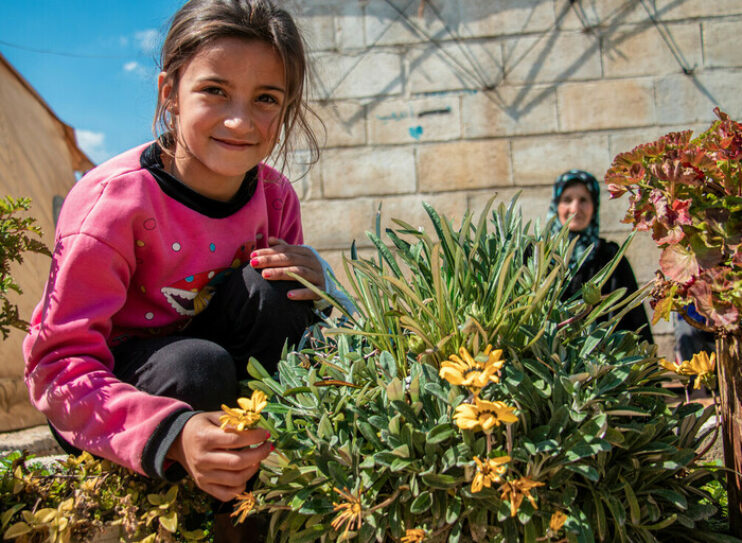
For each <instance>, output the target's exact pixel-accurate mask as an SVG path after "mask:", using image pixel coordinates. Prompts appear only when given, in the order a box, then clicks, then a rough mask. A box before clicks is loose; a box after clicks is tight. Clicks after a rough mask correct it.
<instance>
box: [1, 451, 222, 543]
mask: <svg viewBox="0 0 742 543" xmlns="http://www.w3.org/2000/svg"><path fill="white" fill-rule="evenodd" d="M210 508H211V499H210V498H209V497H208V496H206V495H205V494H204V493H202V492H201V491H200V490H198V489H197V488H196V486H195V485H194V483H193V481H191V480H190V479H189V478H186V479H184V480H183V481H181V482H180V483H179V484H171V483H167V482H165V481H155V480H152V479H148V478H146V477H142V476H141V475H138V474H136V473H134V472H132V471H130V470H127V469H125V468H122V467H120V466H117V465H115V464H112V463H110V462H108V461H105V460H96V459H94V458H93V457H92V456H90V455H89V454H87V453H83V454H82V455H81V456H79V457H75V456H69V457H67V458H66V459H65V460H63V461H61V462H59V464H58V465H55V466H51V467H44V465H43V464H39V463H35V462H34V461H33V458H32V457H30V456H27V455H25V454H20V453H12V454H10V455H8V456H6V457H4V458H0V510H1V511H2V514H1V515H0V533H2V534H3V540H12V541H15V542H16V543H42V542H50V543H82V542H84V541H91V540H92V538H93V537H95V536H96V535H97V534H99V533H100V532H101V531H102V530H104V529H105V528H106V527H109V526H120V527H121V528H122V532H123V534H124V535H125V536H126V537H127V538H128V541H132V542H134V541H136V542H139V543H154V542H156V541H162V542H178V541H206V540H207V539H208V536H209V530H210V526H211V521H212V518H213V515H211V513H210ZM188 527H190V530H188V529H187V528H188Z"/></svg>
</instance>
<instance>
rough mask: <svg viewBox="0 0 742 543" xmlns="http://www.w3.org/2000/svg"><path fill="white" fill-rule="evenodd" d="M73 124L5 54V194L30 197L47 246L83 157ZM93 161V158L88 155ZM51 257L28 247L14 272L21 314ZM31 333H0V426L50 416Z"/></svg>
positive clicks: (36, 294) (1, 64) (27, 311)
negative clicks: (28, 379) (32, 360)
mask: <svg viewBox="0 0 742 543" xmlns="http://www.w3.org/2000/svg"><path fill="white" fill-rule="evenodd" d="M70 131H71V129H69V127H66V126H65V125H64V124H63V123H61V122H60V121H59V119H57V118H56V117H55V116H54V115H53V114H52V113H51V111H50V110H49V109H48V106H46V104H45V103H44V102H43V101H42V100H41V99H40V97H39V96H37V95H36V93H35V92H34V91H33V89H31V88H30V86H29V85H28V84H27V83H26V82H25V81H24V80H23V79H22V78H21V77H20V76H19V75H18V74H17V73H16V72H15V70H13V68H12V67H11V66H10V65H9V64H7V63H6V62H5V60H4V59H3V58H2V57H0V196H6V195H8V196H12V197H15V198H20V197H30V198H31V200H32V202H31V210H30V213H29V214H30V215H31V216H33V217H34V218H36V221H37V222H36V224H38V225H39V226H40V227H41V228H42V229H43V232H44V235H43V237H42V238H41V239H42V241H43V242H44V243H45V244H46V245H47V247H52V246H53V242H54V219H53V214H54V204H53V200H54V196H57V195H58V196H65V195H66V194H67V192H68V191H69V189H70V188H72V185H73V184H74V182H75V169H79V168H80V164H78V162H77V160H76V159H77V157H84V155H82V154H81V153H80V151H79V149H77V148H76V147H74V142H73V141H70V135H69V132H70ZM85 161H86V162H87V163H88V164H89V161H87V159H85ZM49 264H50V259H49V257H47V256H44V255H38V254H33V253H28V254H25V255H24V256H23V264H22V265H18V264H15V265H13V266H12V267H11V275H12V277H14V278H15V280H16V282H17V283H18V285H20V287H21V289H22V290H23V296H19V295H16V294H15V293H13V292H11V293H9V296H8V298H9V300H10V301H11V303H14V304H17V305H18V309H19V313H20V316H21V318H23V319H26V320H28V319H29V318H30V317H31V312H32V311H33V308H34V307H35V306H36V304H37V302H38V301H39V300H40V299H41V294H42V292H43V288H44V284H45V283H46V279H47V277H48V276H49ZM24 336H25V334H24V333H23V332H21V331H20V330H16V329H12V330H11V332H10V335H9V336H8V339H6V340H2V338H1V337H0V431H7V430H13V429H17V428H26V427H29V426H33V425H36V424H42V423H44V422H45V421H46V419H45V418H44V417H43V415H41V414H40V413H39V412H38V411H37V410H36V409H35V408H33V407H32V406H31V403H30V402H29V399H28V391H27V390H26V386H25V384H24V382H23V368H24V363H23V355H22V353H21V343H22V341H23V338H24Z"/></svg>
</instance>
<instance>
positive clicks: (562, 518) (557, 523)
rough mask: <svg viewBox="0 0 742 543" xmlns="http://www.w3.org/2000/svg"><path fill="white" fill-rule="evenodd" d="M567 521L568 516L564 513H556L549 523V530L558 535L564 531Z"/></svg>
mask: <svg viewBox="0 0 742 543" xmlns="http://www.w3.org/2000/svg"><path fill="white" fill-rule="evenodd" d="M566 521H567V515H566V514H565V513H564V512H562V511H554V513H553V514H552V515H551V520H550V521H549V529H550V530H551V531H552V532H554V533H556V532H558V531H559V530H561V529H562V526H564V523H565V522H566Z"/></svg>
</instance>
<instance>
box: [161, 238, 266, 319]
mask: <svg viewBox="0 0 742 543" xmlns="http://www.w3.org/2000/svg"><path fill="white" fill-rule="evenodd" d="M176 245H177V249H176ZM180 248H181V246H180V244H178V243H174V244H173V251H179V250H180ZM254 248H255V242H252V241H250V242H247V243H245V244H244V245H242V246H241V247H240V248H239V249H237V251H236V252H235V254H234V257H232V261H231V262H230V265H229V266H225V267H222V268H214V269H211V270H206V271H202V272H200V273H196V274H194V275H189V276H188V277H184V278H183V279H181V280H180V281H176V282H175V283H172V284H170V285H168V286H166V287H162V289H161V292H162V294H163V295H164V296H165V298H167V301H168V302H169V303H170V305H171V306H172V307H173V309H175V311H177V312H178V314H179V315H185V316H190V317H192V316H194V315H198V314H199V313H200V312H201V311H203V310H204V309H206V306H207V305H209V301H211V298H212V296H213V295H214V292H216V288H217V286H218V285H219V284H221V283H223V282H224V281H225V280H226V279H227V277H229V276H230V275H231V274H232V272H233V271H234V270H236V269H239V268H240V267H242V265H243V264H244V263H246V262H249V261H250V253H251V252H252V251H253V249H254ZM209 251H210V252H214V251H216V246H215V245H214V244H213V243H212V244H210V245H209Z"/></svg>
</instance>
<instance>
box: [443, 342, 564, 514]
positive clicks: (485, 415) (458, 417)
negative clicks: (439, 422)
mask: <svg viewBox="0 0 742 543" xmlns="http://www.w3.org/2000/svg"><path fill="white" fill-rule="evenodd" d="M504 365H505V359H504V358H503V356H502V349H496V350H492V345H487V347H486V348H485V350H484V351H483V352H482V353H480V354H478V355H477V356H476V357H473V356H472V355H471V354H470V353H469V351H468V350H467V349H466V348H465V347H461V348H460V349H459V354H458V355H455V354H454V355H451V356H450V357H449V359H448V360H445V361H444V362H442V363H441V368H440V371H439V375H440V377H441V378H442V379H445V380H446V381H448V382H449V383H451V384H452V385H457V386H464V387H466V388H467V389H469V392H471V401H469V402H466V403H462V404H460V405H458V406H457V407H456V409H455V410H454V414H453V420H454V422H455V423H456V425H457V426H458V427H459V428H460V429H462V430H471V431H481V432H484V433H485V434H486V435H487V439H488V440H490V439H492V432H493V430H494V429H495V428H497V427H498V426H500V425H501V424H512V423H514V422H517V421H518V417H517V415H516V414H515V408H513V407H511V406H509V405H507V404H506V403H505V402H501V401H489V400H483V399H482V398H480V397H479V393H480V391H481V390H482V389H483V388H484V387H486V386H487V385H489V384H490V383H499V382H500V372H501V370H502V368H503V366H504ZM488 450H489V448H488ZM510 460H511V458H510V457H509V456H496V457H493V458H479V457H477V456H475V457H474V462H475V464H476V466H477V472H476V474H475V475H474V479H473V480H472V484H471V491H472V492H479V491H481V490H482V488H484V487H487V488H491V487H492V483H500V482H502V479H503V476H504V475H505V474H506V473H507V470H508V463H509V462H510ZM543 485H544V483H541V482H538V481H533V480H531V479H529V478H528V477H520V478H518V479H515V480H512V481H505V482H504V483H503V484H502V485H501V486H500V492H501V493H502V494H501V498H502V499H503V500H508V501H509V502H510V512H511V514H512V516H515V515H516V513H517V512H518V508H519V507H520V504H521V503H522V502H523V498H527V499H528V500H529V501H530V502H531V504H532V505H533V507H534V508H537V506H536V501H535V499H534V498H533V496H531V493H530V491H531V489H532V488H535V487H538V486H543ZM565 518H566V517H565ZM560 527H561V526H560Z"/></svg>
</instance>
